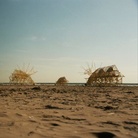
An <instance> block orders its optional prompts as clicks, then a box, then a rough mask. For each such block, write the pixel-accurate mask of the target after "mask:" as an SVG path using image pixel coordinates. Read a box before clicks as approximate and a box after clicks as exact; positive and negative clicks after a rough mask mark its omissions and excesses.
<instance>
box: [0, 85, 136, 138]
mask: <svg viewBox="0 0 138 138" xmlns="http://www.w3.org/2000/svg"><path fill="white" fill-rule="evenodd" d="M0 138H138V87H134V86H133V87H132V86H124V87H86V86H0Z"/></svg>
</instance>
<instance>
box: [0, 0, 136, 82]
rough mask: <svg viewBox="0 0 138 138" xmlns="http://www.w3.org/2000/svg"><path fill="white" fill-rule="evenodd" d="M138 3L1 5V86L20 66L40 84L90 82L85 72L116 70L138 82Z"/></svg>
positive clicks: (16, 0)
mask: <svg viewBox="0 0 138 138" xmlns="http://www.w3.org/2000/svg"><path fill="white" fill-rule="evenodd" d="M137 4H138V3H137V0H0V82H8V81H9V76H10V74H11V73H12V72H13V70H14V69H15V68H17V65H18V66H20V67H21V68H23V64H24V65H25V67H26V68H27V65H28V64H29V63H30V68H31V67H34V70H35V71H38V72H37V73H36V74H34V75H33V76H32V78H33V79H34V81H35V82H55V81H56V80H57V79H58V78H59V77H62V76H65V77H66V78H67V79H68V80H69V82H85V81H86V80H85V79H84V78H85V77H87V76H84V75H83V73H82V72H83V71H84V70H83V69H82V66H83V67H87V63H89V64H90V65H91V64H92V62H94V63H95V65H96V68H98V67H102V66H108V65H113V64H115V65H116V66H117V67H118V69H119V70H120V72H122V74H124V75H125V78H124V82H138V13H137V12H138V10H137V8H138V6H137Z"/></svg>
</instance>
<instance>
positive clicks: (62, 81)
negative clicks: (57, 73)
mask: <svg viewBox="0 0 138 138" xmlns="http://www.w3.org/2000/svg"><path fill="white" fill-rule="evenodd" d="M67 83H68V80H67V79H66V78H65V77H60V78H59V79H58V80H57V81H56V85H66V84H67Z"/></svg>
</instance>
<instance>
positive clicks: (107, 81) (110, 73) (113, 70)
mask: <svg viewBox="0 0 138 138" xmlns="http://www.w3.org/2000/svg"><path fill="white" fill-rule="evenodd" d="M123 77H124V75H122V73H121V72H119V70H118V69H117V67H116V65H112V66H106V67H102V68H98V69H96V70H95V71H94V72H93V73H92V74H91V75H90V77H89V78H88V80H87V83H86V85H92V86H111V85H117V84H119V83H122V81H123V79H122V78H123Z"/></svg>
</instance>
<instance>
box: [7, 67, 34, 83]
mask: <svg viewBox="0 0 138 138" xmlns="http://www.w3.org/2000/svg"><path fill="white" fill-rule="evenodd" d="M34 73H36V71H34V70H33V68H31V69H30V70H29V65H28V67H27V68H26V70H23V69H20V68H19V69H15V70H14V71H13V73H12V74H11V76H10V77H9V79H10V83H15V84H30V85H34V84H35V83H34V81H33V80H32V78H31V75H33V74H34Z"/></svg>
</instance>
